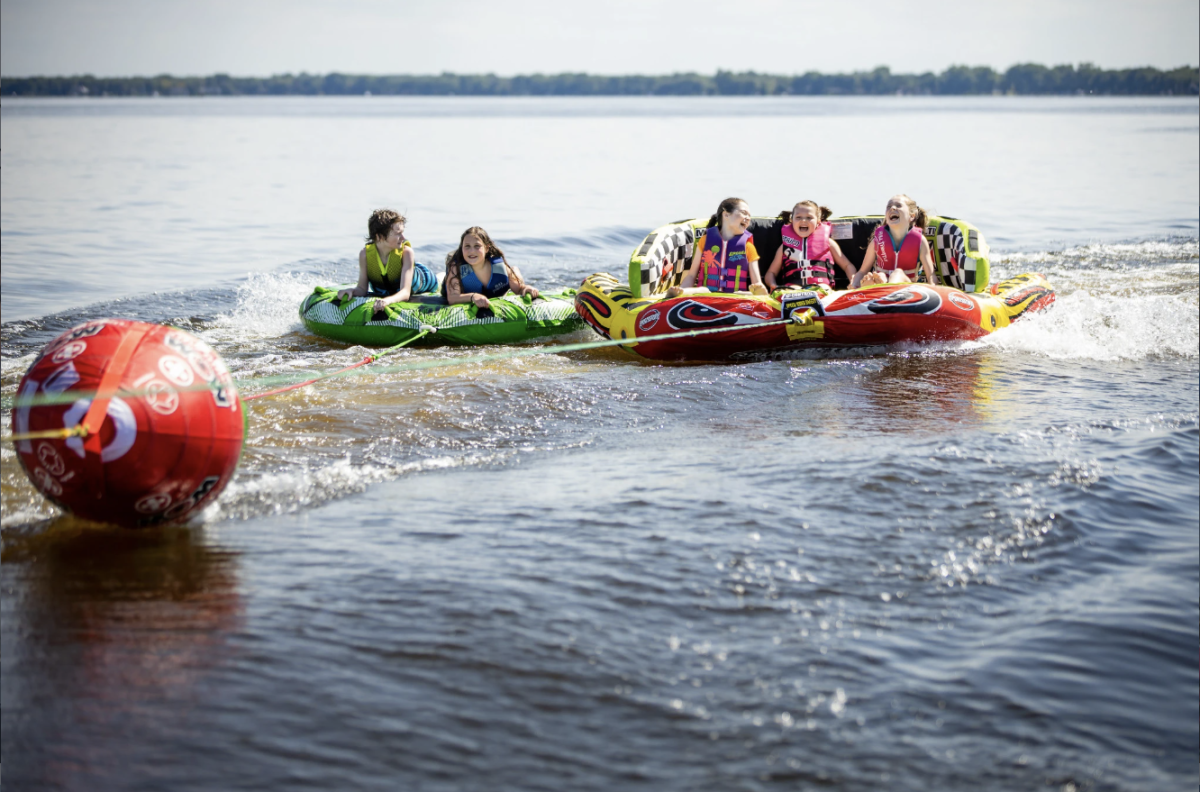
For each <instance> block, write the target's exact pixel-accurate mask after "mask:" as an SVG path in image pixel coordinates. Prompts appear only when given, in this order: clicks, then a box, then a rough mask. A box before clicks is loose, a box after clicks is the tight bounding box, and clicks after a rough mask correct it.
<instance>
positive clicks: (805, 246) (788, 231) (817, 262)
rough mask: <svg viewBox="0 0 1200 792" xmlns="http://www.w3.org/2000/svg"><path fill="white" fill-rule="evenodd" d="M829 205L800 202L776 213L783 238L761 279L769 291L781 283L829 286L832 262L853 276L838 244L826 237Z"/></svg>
mask: <svg viewBox="0 0 1200 792" xmlns="http://www.w3.org/2000/svg"><path fill="white" fill-rule="evenodd" d="M831 214H833V213H832V212H831V211H829V207H826V206H820V205H818V204H817V202H816V201H801V202H800V203H798V204H796V205H795V206H793V207H792V211H790V212H786V211H785V212H780V213H779V216H780V217H781V218H783V222H784V226H783V228H782V229H780V233H781V235H782V237H783V241H782V244H780V246H779V250H777V251H775V258H774V260H773V261H772V262H771V266H770V267H768V268H767V272H766V274H765V275H764V276H763V280H764V281H766V283H767V288H768V289H771V290H772V291H773V290H775V289H777V288H779V287H783V286H800V287H803V288H810V287H817V288H821V287H824V288H825V289H827V290H832V289H833V263H834V262H835V261H836V262H837V264H838V266H839V267H841V268H842V269H843V270H844V271H845V272H846V277H847V278H853V277H854V275H855V270H854V265H853V264H851V263H850V259H848V258H846V256H845V255H843V254H842V249H841V248H840V247H838V243H837V242H835V241H833V240H832V239H830V238H829V230H830V228H829V223H827V222H825V221H826V220H827V219H829V215H831Z"/></svg>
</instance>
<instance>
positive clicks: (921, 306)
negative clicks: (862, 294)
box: [867, 286, 942, 314]
mask: <svg viewBox="0 0 1200 792" xmlns="http://www.w3.org/2000/svg"><path fill="white" fill-rule="evenodd" d="M941 307H942V297H941V295H939V294H938V293H937V292H935V291H933V290H932V289H927V288H925V287H923V286H910V287H908V288H906V289H900V290H899V291H894V292H892V293H891V294H888V295H886V296H884V297H880V298H879V299H878V300H872V301H871V302H869V303H867V310H868V311H870V312H871V313H874V314H890V313H915V314H931V313H933V312H935V311H936V310H937V309H938V308H941Z"/></svg>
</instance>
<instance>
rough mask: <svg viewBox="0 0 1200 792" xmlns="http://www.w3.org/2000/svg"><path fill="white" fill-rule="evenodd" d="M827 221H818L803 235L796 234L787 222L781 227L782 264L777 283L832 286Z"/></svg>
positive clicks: (831, 263)
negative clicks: (813, 228) (808, 232)
mask: <svg viewBox="0 0 1200 792" xmlns="http://www.w3.org/2000/svg"><path fill="white" fill-rule="evenodd" d="M830 228H831V226H830V225H829V223H821V224H819V225H818V226H817V227H816V229H815V230H814V231H813V232H812V233H811V234H809V235H808V236H807V237H801V236H797V235H796V230H795V229H794V228H792V224H791V223H787V224H785V225H784V226H783V228H782V229H781V232H782V236H783V263H782V267H781V269H780V272H779V276H780V277H779V282H780V284H783V285H787V286H817V285H820V284H824V285H826V286H832V285H833V251H832V250H831V249H830V247H829V231H830Z"/></svg>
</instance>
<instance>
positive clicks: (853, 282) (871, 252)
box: [830, 240, 875, 289]
mask: <svg viewBox="0 0 1200 792" xmlns="http://www.w3.org/2000/svg"><path fill="white" fill-rule="evenodd" d="M830 241H831V242H832V241H833V240H830ZM874 266H875V246H874V245H868V246H867V253H866V255H865V256H863V263H862V266H861V267H859V268H858V272H856V273H854V275H853V276H852V277H851V278H850V288H851V289H857V288H858V285H859V284H860V283H862V278H863V275H866V274H867V273H868V272H870V271H871V267H874Z"/></svg>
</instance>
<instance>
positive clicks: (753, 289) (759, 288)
mask: <svg viewBox="0 0 1200 792" xmlns="http://www.w3.org/2000/svg"><path fill="white" fill-rule="evenodd" d="M750 293H751V294H759V295H762V296H764V297H765V296H766V295H767V294H768V292H767V287H766V286H763V285H762V284H761V283H751V284H750Z"/></svg>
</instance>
